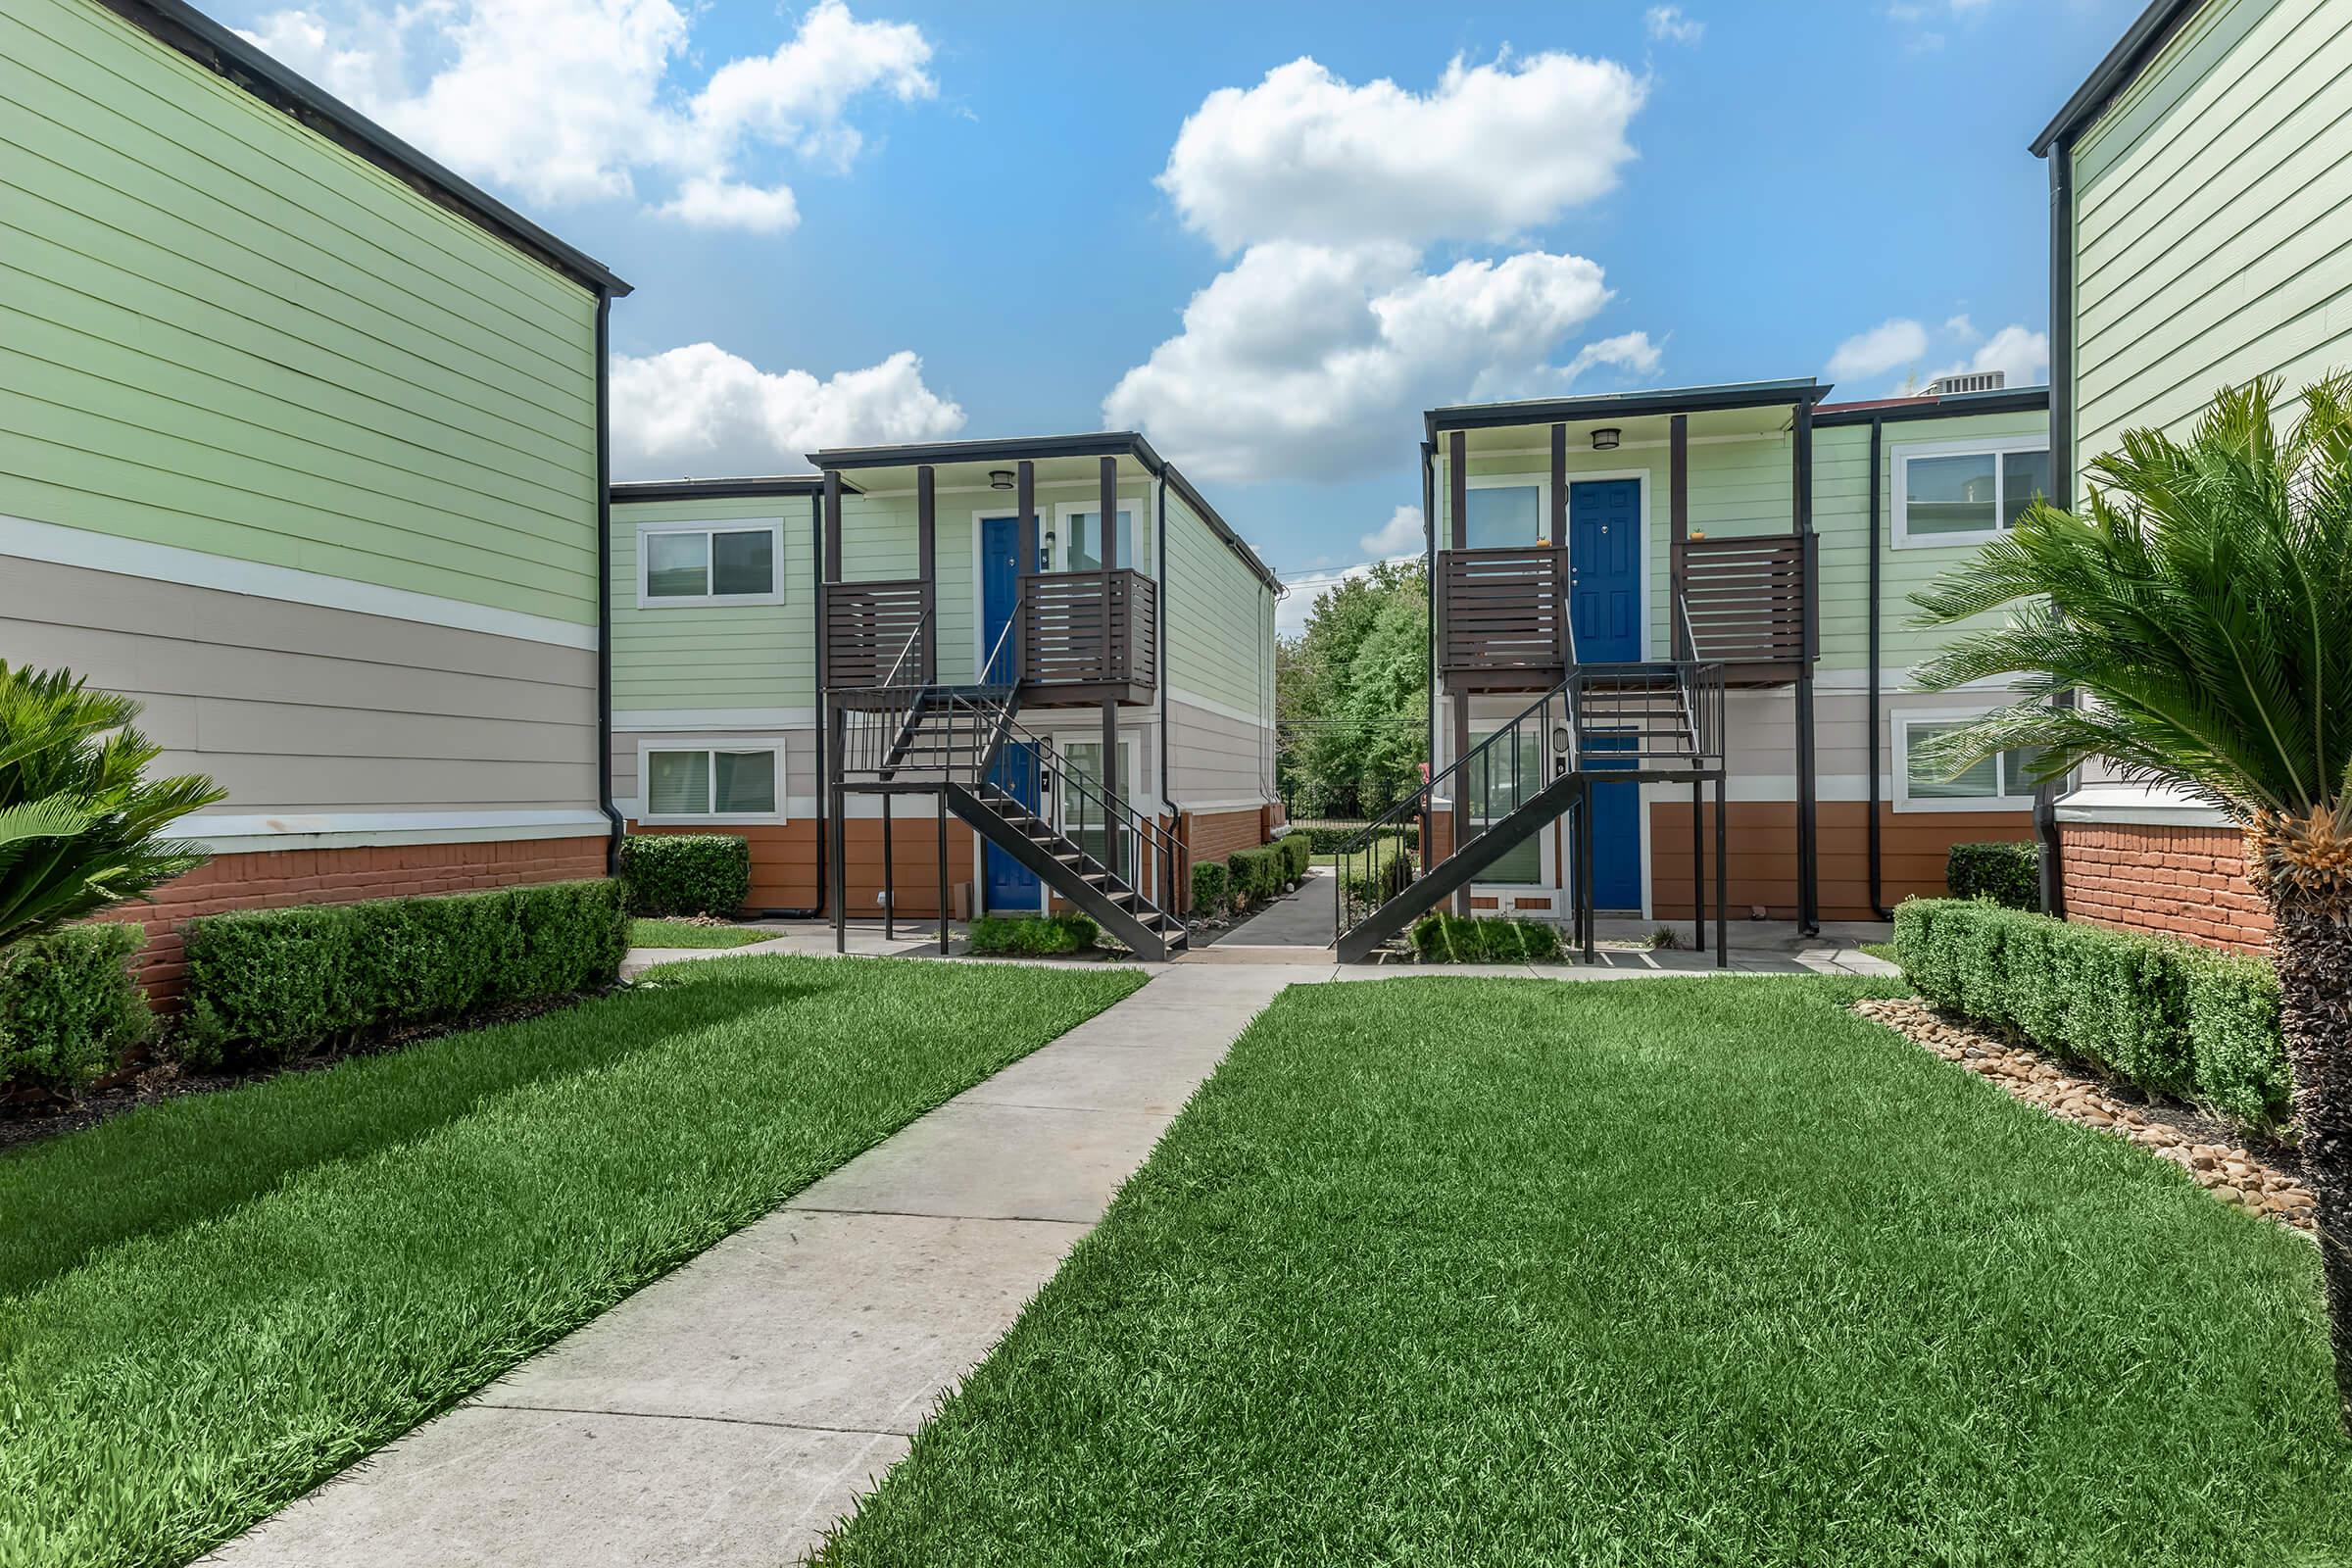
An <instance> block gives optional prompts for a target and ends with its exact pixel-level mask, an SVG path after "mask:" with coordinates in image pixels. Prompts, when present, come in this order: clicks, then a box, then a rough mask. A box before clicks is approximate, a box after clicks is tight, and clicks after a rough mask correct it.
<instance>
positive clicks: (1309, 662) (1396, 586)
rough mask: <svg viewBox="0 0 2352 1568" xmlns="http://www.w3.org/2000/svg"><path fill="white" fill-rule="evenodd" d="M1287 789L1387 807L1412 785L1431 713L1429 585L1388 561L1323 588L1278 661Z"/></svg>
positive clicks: (1417, 571)
mask: <svg viewBox="0 0 2352 1568" xmlns="http://www.w3.org/2000/svg"><path fill="white" fill-rule="evenodd" d="M1275 689H1276V699H1277V716H1278V720H1279V722H1280V725H1281V733H1282V741H1283V745H1282V759H1283V768H1284V774H1283V776H1284V780H1285V785H1286V789H1287V790H1288V791H1289V792H1290V794H1289V798H1290V799H1291V800H1293V801H1294V802H1295V803H1296V804H1297V805H1298V806H1299V808H1300V809H1303V810H1304V811H1305V812H1307V813H1310V814H1315V815H1324V814H1340V815H1360V814H1367V813H1372V812H1378V811H1380V810H1384V809H1387V808H1388V807H1389V806H1390V805H1391V804H1393V803H1394V802H1395V801H1397V799H1398V798H1399V797H1400V796H1402V795H1403V794H1404V792H1405V791H1406V790H1408V789H1410V788H1411V786H1412V783H1413V781H1414V779H1415V776H1416V769H1417V767H1418V765H1419V763H1420V760H1421V755H1422V752H1423V751H1424V749H1425V746H1426V740H1427V728H1428V718H1429V590H1428V577H1427V574H1426V572H1425V570H1424V569H1423V567H1422V565H1421V564H1420V563H1418V562H1402V563H1398V562H1381V563H1378V564H1375V565H1374V566H1373V567H1372V569H1371V570H1370V571H1368V572H1366V573H1365V574H1363V575H1362V576H1359V577H1349V578H1348V579H1346V580H1344V581H1342V582H1338V583H1335V584H1333V585H1332V586H1331V587H1329V588H1326V589H1325V590H1323V592H1322V594H1321V595H1320V596H1318V597H1317V599H1316V601H1315V605H1314V609H1313V610H1312V611H1311V612H1309V613H1308V615H1307V621H1306V630H1305V632H1304V634H1303V635H1302V636H1300V637H1299V639H1298V640H1297V642H1296V643H1294V644H1291V645H1289V647H1288V648H1287V650H1286V652H1285V654H1284V655H1283V658H1282V662H1280V663H1278V665H1277V680H1276V688H1275Z"/></svg>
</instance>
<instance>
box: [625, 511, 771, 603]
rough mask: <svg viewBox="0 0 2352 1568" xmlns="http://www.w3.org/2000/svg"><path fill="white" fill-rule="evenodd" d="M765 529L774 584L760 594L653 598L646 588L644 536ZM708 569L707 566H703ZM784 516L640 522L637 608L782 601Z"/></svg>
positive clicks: (648, 568)
mask: <svg viewBox="0 0 2352 1568" xmlns="http://www.w3.org/2000/svg"><path fill="white" fill-rule="evenodd" d="M761 530H765V531H766V533H767V534H768V535H769V536H770V537H771V538H772V539H773V540H774V541H775V553H774V555H773V556H772V557H771V559H772V561H773V562H774V565H775V572H774V579H773V583H774V585H773V586H772V587H770V588H769V589H768V591H767V592H766V593H763V594H670V595H663V596H662V597H661V598H656V597H655V596H654V595H653V594H652V593H650V592H649V591H648V584H647V577H648V574H649V572H650V571H651V569H652V565H653V563H652V559H651V558H652V552H650V551H648V550H647V549H646V547H645V542H646V540H647V539H649V538H651V537H652V536H654V535H656V534H678V533H700V534H717V533H757V532H760V531H761ZM706 569H708V567H706ZM784 576H785V558H784V519H783V518H782V517H696V518H692V519H686V518H677V519H666V520H663V521H661V522H641V523H639V524H638V525H637V608H638V609H640V610H697V609H702V610H708V609H710V608H711V607H713V606H725V605H780V604H782V603H784Z"/></svg>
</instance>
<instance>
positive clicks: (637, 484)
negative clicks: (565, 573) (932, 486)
mask: <svg viewBox="0 0 2352 1568" xmlns="http://www.w3.org/2000/svg"><path fill="white" fill-rule="evenodd" d="M824 488H825V481H824V479H823V478H822V477H821V476H819V475H817V474H813V473H778V474H767V475H760V476H754V477H748V478H742V479H633V480H625V481H622V482H621V483H618V484H615V485H613V500H614V501H615V502H631V501H733V500H738V499H741V500H751V499H754V498H757V497H760V496H786V497H790V496H815V495H820V494H822V493H823V491H824ZM850 488H851V489H853V490H855V489H856V488H857V486H855V485H852V486H850Z"/></svg>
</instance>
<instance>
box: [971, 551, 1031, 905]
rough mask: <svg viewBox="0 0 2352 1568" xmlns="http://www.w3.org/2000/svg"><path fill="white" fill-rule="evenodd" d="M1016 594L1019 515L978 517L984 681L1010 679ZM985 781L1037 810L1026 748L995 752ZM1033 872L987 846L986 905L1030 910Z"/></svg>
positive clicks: (1018, 556)
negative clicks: (1007, 632)
mask: <svg viewBox="0 0 2352 1568" xmlns="http://www.w3.org/2000/svg"><path fill="white" fill-rule="evenodd" d="M1020 596H1021V519H1020V518H1019V517H1017V516H1014V517H983V518H982V519H981V520H980V657H981V658H982V659H985V660H988V661H989V667H988V668H987V669H986V670H984V671H982V672H981V677H980V678H981V679H982V681H984V682H1008V681H1010V680H1011V679H1012V639H1011V638H1009V637H1006V636H1005V627H1006V626H1008V625H1010V624H1011V622H1012V612H1013V608H1014V606H1016V605H1018V604H1019V603H1020ZM989 782H990V783H992V784H994V785H996V786H997V787H998V788H999V789H1001V790H1004V791H1005V793H1006V794H1008V795H1010V796H1011V797H1012V798H1013V799H1014V800H1016V801H1019V802H1020V803H1021V804H1022V805H1023V806H1026V807H1027V808H1029V809H1031V810H1032V811H1034V810H1036V809H1038V805H1037V803H1038V790H1037V759H1036V756H1035V754H1034V753H1033V752H1032V751H1031V750H1030V748H1028V747H1027V746H1022V745H1017V744H1014V745H1007V746H1006V747H1005V750H1004V751H1003V752H1001V753H999V754H998V756H997V765H996V767H995V769H994V770H993V771H992V772H991V773H990V775H989ZM1037 889H1038V883H1037V873H1036V872H1034V871H1032V870H1030V869H1029V868H1028V867H1027V866H1025V865H1023V864H1021V862H1020V861H1018V860H1016V859H1014V858H1012V857H1011V856H1009V855H1006V854H1005V852H1004V851H1003V850H1000V849H998V848H997V847H996V846H995V845H994V844H991V845H990V846H989V847H988V907H990V908H992V909H1034V908H1036V907H1037V906H1038V896H1037Z"/></svg>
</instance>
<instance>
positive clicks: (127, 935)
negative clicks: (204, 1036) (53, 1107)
mask: <svg viewBox="0 0 2352 1568" xmlns="http://www.w3.org/2000/svg"><path fill="white" fill-rule="evenodd" d="M145 939H146V933H145V932H144V931H142V930H140V929H139V928H138V927H137V926H135V925H126V924H121V923H117V922H112V921H108V922H103V923H100V924H97V925H69V926H65V927H62V928H60V929H58V930H55V931H52V932H49V933H48V934H47V935H45V936H38V937H34V938H32V939H31V940H29V941H26V942H20V943H18V944H16V945H15V946H14V947H11V948H10V949H8V951H7V952H6V954H5V955H0V1089H4V1088H14V1087H16V1086H17V1085H20V1084H38V1085H42V1086H44V1087H47V1088H50V1089H56V1090H62V1091H64V1092H66V1093H68V1094H71V1093H73V1092H74V1091H76V1090H79V1089H81V1088H83V1087H84V1086H86V1085H87V1084H88V1083H89V1082H90V1080H92V1079H94V1078H96V1077H97V1076H98V1075H99V1074H101V1073H103V1072H105V1071H106V1070H107V1069H108V1068H110V1067H112V1066H114V1065H115V1064H116V1063H117V1062H119V1061H121V1060H122V1059H123V1056H124V1055H125V1054H127V1053H128V1052H129V1051H130V1049H131V1048H132V1047H133V1046H136V1045H138V1044H140V1043H141V1042H142V1041H144V1040H146V1039H147V1038H148V1036H149V1035H151V1034H153V1033H154V1031H155V1019H154V1017H153V1015H152V1014H150V1013H149V1012H148V1010H147V1004H146V1002H145V1000H144V999H142V998H141V997H140V995H139V988H138V985H137V983H136V982H135V981H133V980H132V979H131V977H130V969H129V963H130V957H131V955H132V954H134V953H137V952H138V951H139V945H140V943H142V942H143V941H144V940H145Z"/></svg>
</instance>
